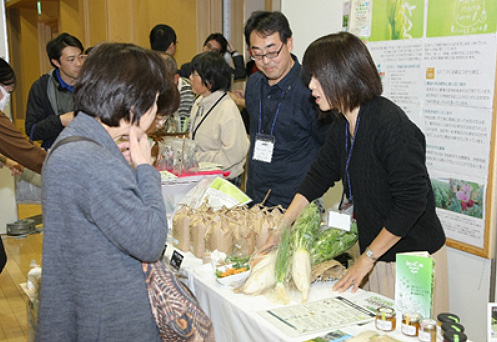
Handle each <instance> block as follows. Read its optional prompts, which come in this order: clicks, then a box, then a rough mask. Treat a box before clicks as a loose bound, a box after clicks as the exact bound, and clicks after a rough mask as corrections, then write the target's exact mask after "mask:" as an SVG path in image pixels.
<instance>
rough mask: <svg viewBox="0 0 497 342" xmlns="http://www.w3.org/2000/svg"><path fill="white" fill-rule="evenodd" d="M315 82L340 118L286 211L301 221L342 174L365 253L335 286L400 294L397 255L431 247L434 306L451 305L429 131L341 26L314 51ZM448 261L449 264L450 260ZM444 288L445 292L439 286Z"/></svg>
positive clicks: (310, 64)
mask: <svg viewBox="0 0 497 342" xmlns="http://www.w3.org/2000/svg"><path fill="white" fill-rule="evenodd" d="M303 65H304V68H305V69H306V71H307V72H308V73H309V74H310V75H311V76H312V78H311V82H310V84H309V88H310V89H311V90H312V95H313V97H314V98H315V102H316V103H317V105H318V106H319V108H320V109H321V110H322V111H330V110H331V111H333V112H335V114H336V115H337V120H336V121H335V124H334V125H333V126H332V128H331V129H330V131H329V133H328V137H327V141H326V143H325V145H324V146H323V148H322V150H321V152H320V154H319V156H318V159H317V160H316V161H315V162H314V163H313V165H312V168H311V170H310V171H309V173H308V174H307V176H306V178H305V180H304V181H303V183H302V184H301V186H300V188H299V190H298V193H297V195H296V196H295V197H294V199H293V202H292V203H291V205H290V207H289V208H288V211H287V213H286V214H285V216H286V218H288V219H290V220H291V221H293V220H295V218H296V217H297V215H298V214H299V213H300V212H301V211H302V209H303V208H304V207H305V206H306V205H307V204H308V203H309V202H310V201H312V200H314V199H315V198H318V197H320V196H322V195H323V194H324V193H325V192H326V191H327V190H328V188H329V187H332V186H333V185H334V184H335V183H336V182H338V181H339V180H342V183H343V187H344V195H343V200H342V209H343V208H345V207H349V211H348V212H349V213H350V215H351V216H354V217H355V218H356V221H357V226H358V232H359V246H360V251H361V253H362V254H361V255H360V256H359V258H358V259H357V261H356V262H355V264H354V265H353V266H352V267H351V268H350V269H349V270H348V271H347V274H346V275H345V276H344V277H342V278H341V279H340V280H339V281H338V282H337V283H336V284H335V285H334V287H333V289H334V290H338V291H340V292H343V291H345V290H346V289H348V288H349V287H350V286H352V287H353V289H352V291H353V292H355V291H356V290H357V289H358V287H359V286H361V285H364V288H365V289H368V290H372V291H374V292H378V293H380V294H383V295H385V296H388V297H392V298H393V296H394V290H395V256H396V254H397V253H403V252H412V251H428V252H429V253H430V254H431V255H432V256H433V257H434V259H435V261H436V265H437V276H436V278H437V279H436V280H437V281H436V285H435V302H436V304H435V307H434V312H440V311H442V310H446V309H447V308H448V296H447V293H448V291H447V288H446V287H447V269H446V258H447V256H446V251H445V234H444V231H443V228H442V225H441V223H440V221H439V219H438V217H437V215H436V212H435V201H434V196H433V191H432V188H431V183H430V178H429V175H428V171H427V169H426V164H425V156H426V143H425V137H424V134H423V133H422V132H421V130H420V129H419V128H418V127H417V126H416V125H415V124H414V123H413V122H411V121H410V120H409V118H408V117H407V115H406V114H405V113H404V111H403V110H402V109H401V108H400V107H398V106H397V105H395V104H394V103H393V102H391V101H390V100H388V99H386V98H384V97H381V92H382V85H381V80H380V77H379V75H378V71H377V69H376V66H375V64H374V62H373V59H372V57H371V55H370V54H369V51H368V49H367V47H366V46H365V45H364V43H363V42H362V41H361V40H360V39H359V38H357V37H356V36H354V35H352V34H350V33H347V32H340V33H337V34H331V35H328V36H325V37H321V38H319V39H317V40H316V41H314V42H313V43H312V44H311V45H310V46H309V47H308V48H307V50H306V52H305V56H304V60H303ZM444 265H445V266H444ZM437 289H438V291H437Z"/></svg>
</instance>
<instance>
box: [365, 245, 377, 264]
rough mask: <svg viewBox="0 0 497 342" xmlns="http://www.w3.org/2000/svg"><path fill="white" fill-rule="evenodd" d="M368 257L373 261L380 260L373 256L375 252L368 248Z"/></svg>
mask: <svg viewBox="0 0 497 342" xmlns="http://www.w3.org/2000/svg"><path fill="white" fill-rule="evenodd" d="M366 256H367V257H368V258H369V259H371V260H372V261H376V260H378V258H375V257H374V255H373V251H372V250H371V248H369V246H368V247H366Z"/></svg>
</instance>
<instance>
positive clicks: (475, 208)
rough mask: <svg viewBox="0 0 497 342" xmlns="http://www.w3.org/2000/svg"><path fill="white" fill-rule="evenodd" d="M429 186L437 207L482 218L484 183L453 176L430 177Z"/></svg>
mask: <svg viewBox="0 0 497 342" xmlns="http://www.w3.org/2000/svg"><path fill="white" fill-rule="evenodd" d="M431 186H432V188H433V195H434V196H435V206H436V207H437V208H440V209H445V210H450V211H452V212H454V213H457V214H462V215H467V216H471V217H475V218H479V219H481V218H483V206H484V197H483V195H484V192H485V191H484V190H485V186H484V185H482V184H478V183H474V182H469V181H466V180H462V179H455V178H445V179H443V178H432V179H431Z"/></svg>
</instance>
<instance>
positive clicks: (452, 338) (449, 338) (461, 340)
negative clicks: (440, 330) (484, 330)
mask: <svg viewBox="0 0 497 342" xmlns="http://www.w3.org/2000/svg"><path fill="white" fill-rule="evenodd" d="M467 340H468V337H467V336H466V334H464V333H461V332H457V331H454V330H448V331H446V332H445V334H444V335H443V341H444V342H466V341H467Z"/></svg>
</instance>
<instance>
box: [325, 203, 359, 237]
mask: <svg viewBox="0 0 497 342" xmlns="http://www.w3.org/2000/svg"><path fill="white" fill-rule="evenodd" d="M353 213H354V209H353V206H350V207H349V208H347V209H346V210H333V209H330V210H328V214H327V225H328V226H329V227H333V228H338V229H341V230H345V231H347V232H349V231H350V228H351V226H352V223H353V221H355V220H354V219H353Z"/></svg>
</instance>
